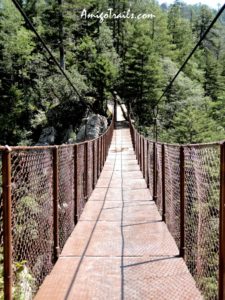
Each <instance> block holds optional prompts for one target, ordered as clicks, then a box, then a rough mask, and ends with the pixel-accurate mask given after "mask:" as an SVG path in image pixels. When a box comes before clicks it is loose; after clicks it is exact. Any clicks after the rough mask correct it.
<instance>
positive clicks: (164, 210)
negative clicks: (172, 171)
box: [162, 144, 166, 222]
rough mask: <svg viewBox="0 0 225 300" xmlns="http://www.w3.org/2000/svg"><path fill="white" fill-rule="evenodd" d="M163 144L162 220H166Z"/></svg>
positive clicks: (163, 150) (163, 146)
mask: <svg viewBox="0 0 225 300" xmlns="http://www.w3.org/2000/svg"><path fill="white" fill-rule="evenodd" d="M165 183H166V180H165V145H164V144H162V221H164V222H166V186H165Z"/></svg>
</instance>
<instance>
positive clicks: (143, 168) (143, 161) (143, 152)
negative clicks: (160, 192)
mask: <svg viewBox="0 0 225 300" xmlns="http://www.w3.org/2000/svg"><path fill="white" fill-rule="evenodd" d="M142 165H143V166H142V170H143V176H144V178H145V179H146V176H145V139H144V137H143V138H142Z"/></svg>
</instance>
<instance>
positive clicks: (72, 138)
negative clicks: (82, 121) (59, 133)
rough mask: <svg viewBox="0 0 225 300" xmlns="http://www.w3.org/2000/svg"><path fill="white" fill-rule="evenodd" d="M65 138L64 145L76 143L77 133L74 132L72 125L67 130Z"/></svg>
mask: <svg viewBox="0 0 225 300" xmlns="http://www.w3.org/2000/svg"><path fill="white" fill-rule="evenodd" d="M63 135H64V137H63V140H62V143H64V144H74V143H75V142H76V133H75V132H74V130H73V126H72V125H70V127H69V128H68V129H67V130H65V132H64V134H63Z"/></svg>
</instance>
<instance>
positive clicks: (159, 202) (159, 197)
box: [156, 144, 162, 215]
mask: <svg viewBox="0 0 225 300" xmlns="http://www.w3.org/2000/svg"><path fill="white" fill-rule="evenodd" d="M156 147H157V200H156V205H157V207H158V210H159V213H160V214H161V215H162V145H159V144H157V145H156Z"/></svg>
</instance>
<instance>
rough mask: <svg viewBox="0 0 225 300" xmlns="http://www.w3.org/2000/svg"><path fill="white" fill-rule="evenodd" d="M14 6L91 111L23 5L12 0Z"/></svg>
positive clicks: (88, 105)
mask: <svg viewBox="0 0 225 300" xmlns="http://www.w3.org/2000/svg"><path fill="white" fill-rule="evenodd" d="M12 2H13V4H14V5H15V7H16V8H17V9H18V11H19V12H20V13H21V15H22V16H23V18H24V20H25V21H26V22H27V23H28V24H29V26H30V28H31V30H32V31H33V32H34V34H35V35H36V36H37V38H38V40H39V41H40V42H41V44H42V46H43V47H44V49H45V50H46V51H47V53H48V54H49V56H50V57H51V59H52V60H53V62H54V63H55V64H56V66H57V67H58V68H59V70H60V72H61V73H62V75H63V76H64V77H65V78H66V80H67V81H68V82H69V84H70V86H71V87H72V89H73V91H74V92H75V94H76V95H77V96H78V98H79V100H80V102H82V103H83V104H84V105H85V106H86V107H87V108H89V109H91V110H92V108H91V105H90V104H88V103H86V102H85V101H84V100H83V99H82V96H81V95H80V93H79V92H78V90H77V88H76V87H75V86H74V84H73V83H72V81H71V79H70V77H69V76H68V75H67V74H66V72H65V71H64V70H63V68H62V67H61V66H60V64H59V62H58V61H57V59H56V58H55V56H54V55H53V54H52V52H51V50H50V49H49V48H48V46H47V45H46V43H45V41H44V40H43V39H42V37H41V36H40V35H39V33H38V32H37V30H36V29H35V27H34V25H33V24H32V22H31V20H30V19H29V18H28V16H27V15H26V13H25V11H24V10H23V8H22V7H21V5H20V4H19V3H18V1H17V0H12Z"/></svg>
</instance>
